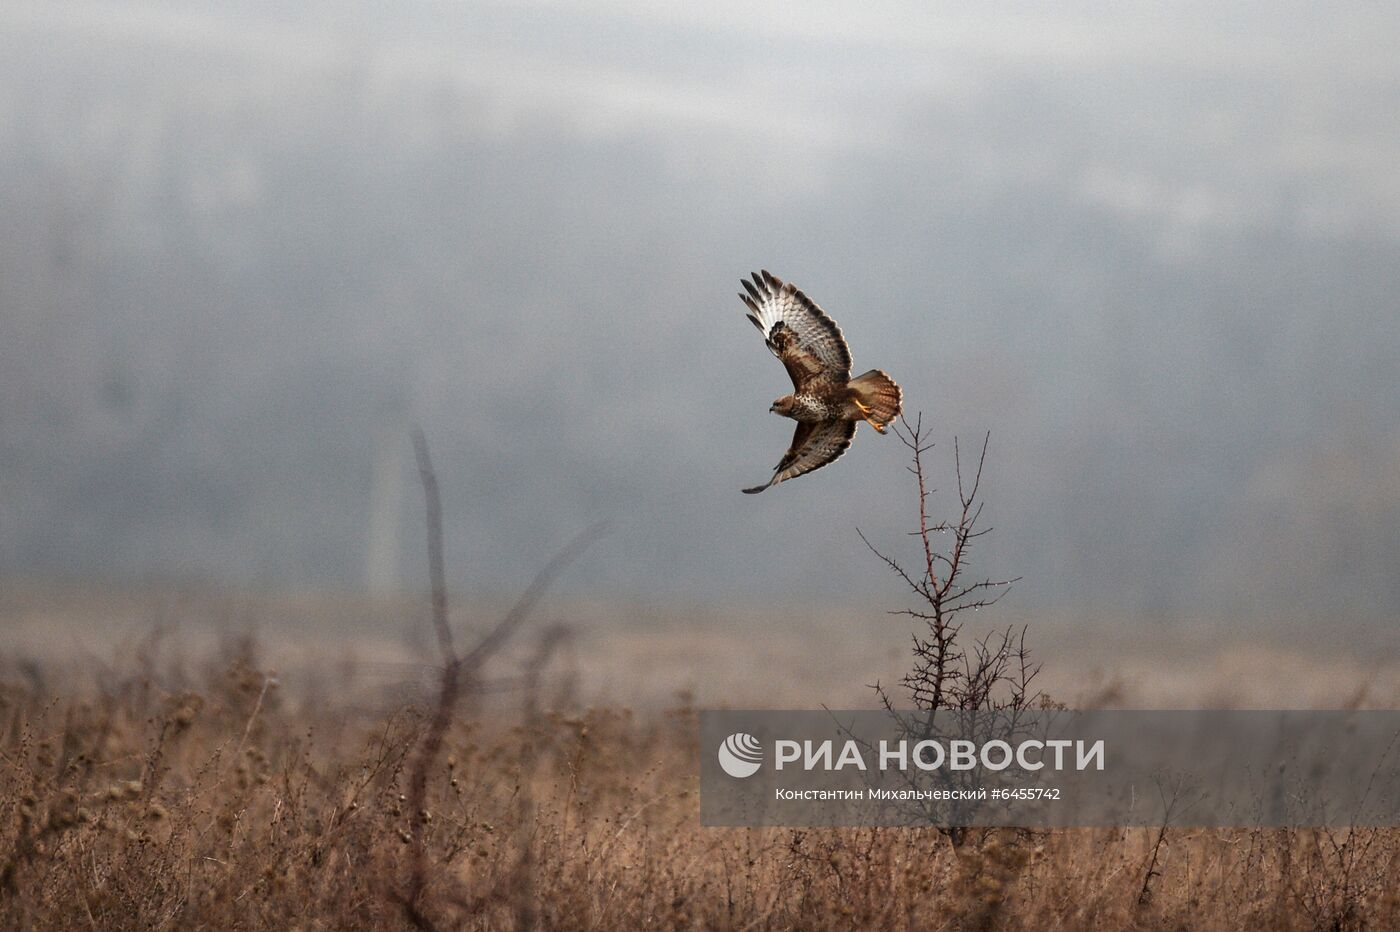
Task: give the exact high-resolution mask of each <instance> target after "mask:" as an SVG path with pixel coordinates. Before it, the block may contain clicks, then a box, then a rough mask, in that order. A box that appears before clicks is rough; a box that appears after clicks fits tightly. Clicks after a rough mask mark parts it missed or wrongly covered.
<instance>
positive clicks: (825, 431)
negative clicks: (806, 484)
mask: <svg viewBox="0 0 1400 932" xmlns="http://www.w3.org/2000/svg"><path fill="white" fill-rule="evenodd" d="M855 435H856V422H855V421H842V420H836V421H821V422H820V423H816V424H803V423H800V422H799V423H798V425H797V431H796V432H795V433H794V434H793V435H792V446H791V447H789V448H788V451H787V453H785V454H783V458H782V461H781V462H779V463H778V465H777V468H776V469H775V470H774V471H773V478H772V479H769V480H768V483H767V484H766V485H756V486H754V487H753V488H751V489H745V490H744V492H745V493H746V494H749V495H754V494H756V493H758V492H762V491H763V490H764V489H768V488H772V487H773V486H775V485H777V484H778V483H779V482H783V481H785V480H787V479H792V478H794V477H796V476H800V475H802V474H803V473H809V472H811V471H812V470H814V469H821V468H822V467H823V466H825V465H826V464H828V463H832V462H835V461H836V460H837V459H839V458H840V457H841V454H842V453H845V452H846V448H847V447H849V446H850V445H851V438H852V437H854V436H855Z"/></svg>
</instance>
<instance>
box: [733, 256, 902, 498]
mask: <svg viewBox="0 0 1400 932" xmlns="http://www.w3.org/2000/svg"><path fill="white" fill-rule="evenodd" d="M740 281H741V282H742V283H743V286H744V291H746V292H748V293H747V294H740V295H739V298H740V299H741V300H742V301H743V302H744V304H746V305H747V306H748V309H749V314H748V317H749V320H751V321H753V325H754V326H755V327H757V328H758V329H759V331H760V332H761V333H762V334H763V340H764V342H765V343H767V344H768V349H769V350H770V351H771V352H772V353H773V355H774V356H776V357H778V359H779V360H780V361H781V362H782V364H783V367H784V368H785V369H787V372H788V375H789V376H791V377H792V388H793V392H792V394H791V395H784V396H783V397H781V398H779V399H778V400H777V401H775V402H773V405H772V407H770V408H769V409H768V410H769V411H772V412H773V413H775V414H781V415H782V416H783V417H790V418H792V419H793V420H794V421H796V422H797V432H796V433H794V434H793V435H792V446H790V447H788V451H787V452H786V453H784V454H783V458H782V460H781V461H780V462H779V463H778V465H777V468H775V469H774V470H773V478H771V479H769V480H768V482H767V483H766V484H765V485H757V486H754V487H753V488H751V489H744V492H746V493H747V494H750V495H753V494H755V493H758V492H762V491H763V490H764V489H767V488H770V487H771V486H775V485H777V484H778V483H779V482H783V481H784V480H787V479H791V478H793V477H795V476H800V475H802V474H803V473H809V472H811V471H812V470H814V469H821V468H822V467H823V466H825V465H826V464H827V463H830V462H833V461H834V460H836V458H837V457H839V456H840V455H841V454H842V453H845V452H846V448H847V447H849V446H850V445H851V438H852V437H854V436H855V435H856V424H857V423H859V422H860V421H867V422H869V424H870V426H871V427H873V428H875V430H876V431H878V432H879V433H882V434H883V433H884V432H885V428H886V427H888V426H889V423H890V422H891V421H893V420H894V419H895V418H896V417H898V416H899V405H900V401H901V400H902V397H903V392H901V391H900V388H899V386H898V385H896V384H895V381H894V379H892V378H890V377H889V376H888V375H886V374H885V373H883V372H881V371H880V370H879V369H871V370H870V371H869V372H867V373H865V374H864V375H858V376H856V377H855V378H851V350H850V347H848V346H847V345H846V339H845V337H843V336H841V328H840V327H838V326H836V321H834V320H832V319H831V318H830V317H828V316H826V313H825V312H823V311H822V309H821V308H819V307H817V305H816V302H814V301H813V300H812V299H811V298H809V297H807V296H806V295H805V294H803V293H802V292H801V291H798V290H797V288H795V287H793V285H792V283H791V282H784V281H783V280H782V279H780V278H778V277H777V276H776V275H773V274H771V273H769V272H768V271H766V270H765V271H763V272H759V273H756V274H755V275H754V276H753V281H749V280H748V279H741V280H740Z"/></svg>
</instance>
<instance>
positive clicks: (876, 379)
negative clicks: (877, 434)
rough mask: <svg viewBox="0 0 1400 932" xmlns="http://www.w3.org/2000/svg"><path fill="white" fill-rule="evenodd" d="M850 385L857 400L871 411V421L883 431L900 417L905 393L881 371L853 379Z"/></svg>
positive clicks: (874, 370) (873, 371) (875, 370)
mask: <svg viewBox="0 0 1400 932" xmlns="http://www.w3.org/2000/svg"><path fill="white" fill-rule="evenodd" d="M848 384H849V386H850V389H851V391H852V392H853V393H854V395H855V398H856V400H857V401H859V402H860V403H861V404H862V405H864V406H865V407H866V408H868V409H869V412H870V413H869V414H868V415H867V417H868V418H869V420H871V421H872V422H874V423H876V424H878V425H879V426H880V427H881V428H882V429H883V428H885V427H887V426H889V423H890V422H891V421H893V420H894V419H895V418H897V417H899V409H900V405H901V404H902V403H903V400H904V392H903V391H902V390H901V389H900V387H899V385H898V384H896V382H895V380H894V379H892V378H890V377H889V376H888V375H886V374H885V373H884V372H881V371H880V370H879V369H871V370H870V371H869V372H867V373H865V374H864V375H858V376H856V377H855V378H853V379H851V381H850V382H849V383H848Z"/></svg>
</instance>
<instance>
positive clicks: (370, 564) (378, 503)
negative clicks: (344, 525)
mask: <svg viewBox="0 0 1400 932" xmlns="http://www.w3.org/2000/svg"><path fill="white" fill-rule="evenodd" d="M400 428H401V425H400V424H398V423H395V422H394V420H390V421H388V422H383V423H381V424H380V425H379V426H378V427H377V428H376V429H375V431H374V473H373V476H372V478H371V484H370V492H369V540H368V549H367V550H366V553H365V587H366V588H367V589H368V590H369V594H370V595H372V596H376V597H380V598H383V597H387V596H392V595H396V594H397V593H398V591H399V512H400V511H401V509H402V505H403V454H404V444H405V443H407V434H406V433H405V432H404V431H403V430H402V429H400Z"/></svg>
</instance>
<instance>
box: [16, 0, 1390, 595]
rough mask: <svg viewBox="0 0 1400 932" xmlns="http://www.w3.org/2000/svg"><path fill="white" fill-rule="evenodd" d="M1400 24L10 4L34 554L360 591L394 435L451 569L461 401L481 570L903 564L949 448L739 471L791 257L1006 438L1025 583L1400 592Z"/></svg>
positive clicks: (25, 466)
mask: <svg viewBox="0 0 1400 932" xmlns="http://www.w3.org/2000/svg"><path fill="white" fill-rule="evenodd" d="M1397 47H1400V19H1397V18H1396V17H1395V16H1394V14H1393V12H1391V11H1389V10H1387V9H1386V8H1385V6H1384V5H1381V4H1364V5H1354V6H1350V7H1346V6H1327V7H1318V6H1316V5H1312V4H1279V3H1269V4H1228V5H1226V4H1218V3H1209V4H1207V3H1201V4H1171V5H1162V6H1155V5H1154V6H1144V5H1140V4H1122V3H1102V4H1088V3H1066V4H1056V5H1054V7H1053V8H1043V7H1037V8H1030V7H1027V6H1024V5H1019V4H1017V5H1010V4H928V3H918V4H893V3H880V2H876V3H863V4H859V5H852V4H849V3H844V2H843V3H813V4H803V5H801V6H781V5H762V4H758V5H755V4H750V3H746V4H742V5H741V4H738V3H725V2H721V3H714V4H689V3H657V2H641V0H635V2H633V0H615V2H604V3H592V4H587V5H580V4H566V3H549V2H534V3H531V2H525V3H498V4H491V3H457V2H451V3H449V2H419V0H413V2H406V3H399V4H382V3H330V2H321V3H307V4H299V5H296V8H295V9H291V8H289V5H287V4H282V3H262V2H258V3H255V2H226V3H220V4H210V3H195V2H168V3H155V2H149V3H135V2H110V3H83V2H73V3H59V2H53V0H49V2H42V3H21V2H10V0H3V2H0V572H3V573H4V574H5V575H7V576H12V577H23V576H29V575H40V576H59V577H64V578H83V577H85V576H89V575H96V576H99V577H101V578H107V579H119V580H127V579H136V580H139V579H151V578H154V579H164V578H181V579H196V580H214V581H220V582H229V583H235V584H252V585H264V584H265V585H273V586H279V587H282V586H313V587H335V588H345V587H355V586H359V585H362V584H363V583H364V579H365V567H366V560H367V548H368V547H369V533H368V527H369V524H370V519H369V515H370V513H371V510H372V509H371V499H372V498H373V492H372V489H373V487H374V481H373V473H374V465H373V464H374V462H375V458H376V452H375V451H376V446H377V445H378V447H379V449H380V453H379V458H380V463H381V467H380V468H381V470H383V469H385V468H388V467H391V466H393V464H394V457H395V456H397V457H398V468H399V470H400V476H399V480H400V481H399V482H397V483H393V482H390V483H389V486H390V487H392V488H396V489H397V491H398V501H399V503H400V515H399V516H400V525H401V526H400V529H399V533H400V537H401V540H402V555H401V559H400V563H401V569H402V572H403V574H404V579H405V581H406V583H407V584H417V583H418V582H419V581H420V580H421V575H422V569H421V563H422V560H421V557H420V554H419V549H420V548H419V546H418V541H419V538H420V536H421V522H422V518H421V514H420V511H419V498H418V493H417V489H416V486H414V485H413V475H412V472H411V462H410V460H409V458H408V457H409V449H408V446H407V430H408V426H409V425H410V424H411V423H414V422H418V423H421V424H422V425H423V426H424V428H425V429H426V431H427V432H428V435H429V437H430V439H431V441H432V444H433V448H434V452H435V456H436V459H437V463H438V468H439V472H440V474H441V476H440V478H441V481H442V485H443V490H444V496H445V500H446V504H447V508H448V530H449V535H448V536H449V540H448V543H449V559H450V561H451V563H452V566H453V576H454V579H455V581H456V582H457V583H458V584H459V585H460V586H463V587H480V588H483V589H486V590H490V591H508V590H510V589H512V588H514V587H518V586H519V585H520V584H521V582H522V581H523V580H525V579H527V578H528V577H529V575H530V573H531V572H532V571H533V569H534V568H536V567H538V566H539V565H540V564H541V563H542V562H543V561H544V560H545V559H547V557H548V555H549V554H550V553H551V552H553V550H554V549H555V548H557V547H558V546H559V545H560V544H561V543H562V542H563V541H564V540H566V539H568V538H569V537H570V536H571V535H572V534H573V533H574V532H575V531H576V530H578V529H579V528H581V527H583V526H585V525H587V524H589V523H590V522H592V521H595V520H598V519H603V518H609V519H612V520H613V521H614V522H615V527H616V530H615V532H614V533H613V535H612V536H611V537H610V538H608V540H607V541H605V542H603V543H601V544H600V545H598V546H597V547H596V548H595V550H594V551H593V552H592V553H591V554H590V555H589V556H588V557H587V558H586V559H585V560H584V561H583V562H582V563H581V564H579V566H578V567H577V568H576V570H575V572H574V573H573V574H572V576H571V578H570V580H569V581H568V583H567V585H569V586H571V587H573V588H574V589H576V590H577V591H586V592H589V593H596V594H615V595H634V594H636V595H660V596H683V597H685V598H688V599H698V600H711V599H716V600H717V599H729V598H780V599H781V598H790V597H796V596H798V595H800V596H802V597H811V596H813V595H816V596H822V597H848V596H850V597H862V596H865V595H869V594H876V593H881V592H887V593H889V594H890V597H891V600H892V601H895V602H897V599H894V590H893V589H892V588H889V587H890V583H889V581H888V580H886V579H885V578H884V577H883V576H881V575H880V573H879V567H878V566H877V565H876V564H875V563H874V562H873V558H872V557H870V556H869V554H868V553H866V552H865V550H864V548H863V546H862V545H861V544H860V542H859V539H858V538H857V537H856V534H855V528H856V527H857V526H859V527H861V528H862V529H863V530H865V531H866V532H867V534H868V535H870V536H872V538H873V539H876V540H879V541H881V542H888V543H890V544H892V545H894V546H899V545H901V544H902V543H904V540H903V539H902V538H901V536H900V534H901V531H903V530H905V529H907V527H908V526H909V522H910V514H909V506H910V505H911V504H912V499H911V495H910V488H909V485H908V481H907V480H908V477H907V475H906V474H905V473H904V472H903V470H902V465H903V460H904V456H903V453H904V451H903V450H902V448H901V447H899V445H898V443H897V441H895V440H894V439H892V438H883V439H882V438H878V437H875V436H874V435H873V434H872V433H870V432H868V431H864V430H862V431H861V433H860V435H858V437H857V438H856V443H855V444H854V446H853V448H852V450H851V451H850V452H849V453H848V454H847V455H846V457H845V458H844V459H843V460H842V461H841V462H840V463H839V464H837V465H834V466H832V467H829V468H827V469H825V470H822V471H821V472H818V473H815V474H813V475H811V476H808V477H805V478H803V479H801V480H799V481H796V482H791V483H787V484H785V485H783V486H781V487H779V488H777V489H774V490H771V491H769V492H767V493H765V494H763V495H761V496H757V497H750V496H742V495H740V494H739V491H738V490H739V489H740V488H741V487H743V486H747V485H751V484H754V483H755V482H758V481H760V480H762V479H764V478H765V477H766V476H767V475H768V474H769V471H770V469H771V467H772V465H773V464H774V463H775V462H776V461H777V459H778V457H779V456H780V455H781V453H782V451H783V450H784V449H785V448H786V444H787V442H788V440H789V438H790V435H791V429H790V422H786V421H783V420H780V419H779V418H777V417H774V416H773V415H770V414H768V413H767V408H768V404H769V402H770V401H771V400H772V399H773V398H775V397H777V396H778V395H780V394H783V393H784V392H785V391H786V385H785V376H784V374H783V372H782V369H781V366H779V365H778V363H776V362H775V361H774V360H773V359H772V358H771V357H770V356H769V355H768V354H767V352H766V351H765V350H764V349H763V347H762V345H761V343H760V341H759V339H758V337H757V334H756V333H755V332H754V330H753V329H752V327H751V326H749V324H748V323H747V322H746V321H745V320H744V317H743V314H742V306H741V305H740V304H739V302H738V299H737V297H736V296H735V295H736V291H737V286H738V279H739V277H740V276H741V275H743V274H746V273H748V272H749V271H751V270H753V269H756V268H759V267H766V268H768V269H771V270H772V271H773V272H775V273H776V274H778V275H780V276H783V277H785V278H788V279H790V280H792V281H794V282H795V283H797V284H798V285H799V286H800V287H802V288H803V289H804V290H806V291H807V292H808V294H809V295H811V296H812V297H813V298H814V299H815V300H816V301H818V302H819V303H821V304H822V305H823V306H824V307H825V308H826V309H827V310H828V311H829V312H830V313H831V314H832V315H833V316H834V317H836V319H837V320H838V321H839V322H840V324H841V325H842V327H843V329H844V331H845V333H846V336H847V338H848V339H849V340H850V342H851V345H852V349H853V355H854V357H855V366H856V369H857V370H858V371H860V370H864V369H865V368H869V367H875V366H878V367H880V368H884V369H886V370H887V371H889V372H890V373H891V374H893V375H894V376H895V378H897V379H898V380H899V381H900V382H901V383H902V384H903V385H904V386H905V389H906V396H905V397H906V401H907V404H908V406H909V408H910V409H912V410H922V411H923V412H924V413H925V420H926V423H928V424H930V425H931V426H932V428H933V430H934V433H935V436H936V438H937V439H939V440H940V441H951V437H952V435H953V434H954V433H957V434H959V435H961V436H962V437H963V438H971V437H978V436H980V434H981V432H983V431H985V430H990V431H991V432H992V435H993V441H992V452H991V465H990V467H989V471H988V481H987V485H986V493H987V501H988V516H989V518H990V519H991V521H992V522H993V523H994V524H995V525H996V527H997V532H996V534H995V535H993V537H992V538H991V539H990V540H989V542H988V546H987V549H986V550H985V551H984V553H983V554H981V556H982V557H984V559H985V562H984V563H983V564H982V566H983V568H985V570H986V571H987V572H1008V573H1017V574H1020V575H1022V576H1024V577H1025V578H1024V581H1023V582H1022V584H1021V585H1020V587H1019V589H1018V592H1017V594H1016V597H1015V598H1016V601H1017V607H1018V609H1019V610H1021V611H1038V610H1046V611H1055V612H1065V611H1074V610H1086V611H1088V610H1092V611H1098V612H1118V613H1123V614H1128V615H1134V616H1137V615H1141V616H1144V617H1154V618H1156V617H1167V618H1169V617H1176V616H1180V617H1198V616H1206V617H1225V616H1228V615H1231V614H1237V613H1240V612H1247V613H1251V614H1259V615H1266V616H1277V617H1279V618H1282V619H1296V618H1332V617H1340V616H1348V617H1358V618H1366V619H1372V620H1374V619H1384V618H1393V617H1394V614H1395V612H1396V611H1398V610H1400V572H1397V570H1400V558H1397V553H1400V387H1397V386H1400V380H1397V379H1396V378H1395V376H1394V373H1395V371H1396V368H1397V364H1400V315H1397V313H1396V296H1397V294H1398V293H1400V292H1398V291H1397V285H1400V281H1397V278H1398V277H1400V272H1397V269H1400V172H1397V171H1396V166H1397V165H1400V57H1397V56H1396V54H1395V49H1396V48H1397ZM376 438H378V439H376ZM385 438H388V439H385ZM394 438H398V439H397V442H395V441H394ZM950 448H951V443H943V444H941V445H940V447H939V453H938V455H939V456H944V455H945V454H947V453H949V452H950ZM386 464H388V465H387V466H386ZM934 465H935V468H936V469H939V470H942V471H943V474H944V475H945V476H947V471H948V468H949V466H950V463H949V462H948V461H947V459H946V458H944V459H936V460H935V462H934ZM941 485H943V486H944V487H949V488H950V487H951V483H950V482H949V481H947V480H946V479H945V481H944V482H943V483H941ZM383 488H384V486H383V485H381V496H382V495H383V494H384V493H383V491H382V490H383ZM393 497H394V496H393V495H390V496H389V498H390V499H392V498H393ZM391 504H392V502H391ZM386 507H387V506H386ZM392 511H393V509H392V508H391V507H389V508H388V512H389V513H392Z"/></svg>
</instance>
